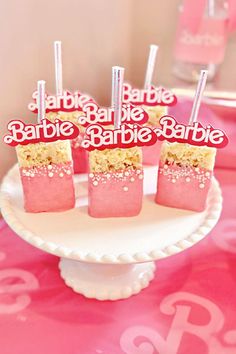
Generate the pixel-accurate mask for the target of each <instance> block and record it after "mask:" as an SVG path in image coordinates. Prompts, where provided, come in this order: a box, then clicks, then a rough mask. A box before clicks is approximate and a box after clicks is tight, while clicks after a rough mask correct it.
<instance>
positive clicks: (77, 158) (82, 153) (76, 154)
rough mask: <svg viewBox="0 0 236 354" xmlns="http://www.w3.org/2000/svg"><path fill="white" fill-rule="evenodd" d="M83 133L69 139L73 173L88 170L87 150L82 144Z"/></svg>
mask: <svg viewBox="0 0 236 354" xmlns="http://www.w3.org/2000/svg"><path fill="white" fill-rule="evenodd" d="M82 140H83V134H81V135H80V136H79V137H78V138H76V139H74V140H72V141H71V152H72V159H73V166H74V173H87V172H88V152H87V150H85V149H84V148H83V147H82V146H81V143H82Z"/></svg>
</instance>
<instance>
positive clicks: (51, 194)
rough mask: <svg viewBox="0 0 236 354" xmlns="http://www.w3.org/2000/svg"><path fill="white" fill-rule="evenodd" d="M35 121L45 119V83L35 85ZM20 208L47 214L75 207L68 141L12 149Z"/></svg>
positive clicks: (40, 82)
mask: <svg viewBox="0 0 236 354" xmlns="http://www.w3.org/2000/svg"><path fill="white" fill-rule="evenodd" d="M38 107H39V109H38V118H39V121H40V120H41V119H43V118H44V117H45V82H44V81H39V82H38ZM16 153H17V158H18V164H19V169H20V176H21V182H22V186H23V193H24V206H25V210H26V211H27V212H31V213H39V212H51V211H64V210H67V209H71V208H73V207H74V205H75V192H74V184H73V165H72V157H71V148H70V142H69V141H55V142H51V143H43V142H41V143H36V144H29V145H18V146H17V147H16Z"/></svg>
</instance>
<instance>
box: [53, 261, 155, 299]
mask: <svg viewBox="0 0 236 354" xmlns="http://www.w3.org/2000/svg"><path fill="white" fill-rule="evenodd" d="M59 268H60V271H61V277H62V278H63V279H64V281H65V283H66V284H67V285H68V286H69V287H71V288H72V289H73V290H74V291H75V292H77V293H80V294H83V295H84V296H86V297H87V298H94V299H97V300H119V299H126V298H128V297H130V296H131V295H134V294H138V293H139V292H140V291H141V290H142V289H143V288H146V287H147V286H148V284H149V283H150V281H151V280H152V279H153V277H154V271H155V264H154V262H146V263H138V264H124V265H120V264H117V265H116V264H93V263H83V262H78V261H75V260H71V259H66V258H61V260H60V263H59Z"/></svg>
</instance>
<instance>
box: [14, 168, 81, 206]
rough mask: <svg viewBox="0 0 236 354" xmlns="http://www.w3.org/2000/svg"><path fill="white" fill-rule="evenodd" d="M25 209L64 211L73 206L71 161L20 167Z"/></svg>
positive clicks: (73, 193)
mask: <svg viewBox="0 0 236 354" xmlns="http://www.w3.org/2000/svg"><path fill="white" fill-rule="evenodd" d="M20 175H21V182H22V186H23V192H24V206H25V210H26V211H27V212H30V213H40V212H52V211H54V212H56V211H65V210H68V209H71V208H73V207H74V206H75V192H74V184H73V168H72V163H66V164H52V165H48V166H39V167H32V168H20Z"/></svg>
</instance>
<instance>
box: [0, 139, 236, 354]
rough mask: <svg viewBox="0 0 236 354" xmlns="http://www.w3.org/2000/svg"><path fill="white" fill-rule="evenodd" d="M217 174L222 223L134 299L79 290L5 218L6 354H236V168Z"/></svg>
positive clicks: (1, 344) (160, 270) (1, 331)
mask: <svg viewBox="0 0 236 354" xmlns="http://www.w3.org/2000/svg"><path fill="white" fill-rule="evenodd" d="M235 141H236V140H235ZM234 144H235V143H234ZM231 146H232V142H231ZM232 152H233V149H231V151H230V153H232ZM226 155H227V150H226ZM227 156H229V155H227ZM229 167H230V166H229ZM216 177H217V178H218V179H219V181H220V183H221V187H222V191H223V197H224V205H223V212H222V216H221V218H220V221H219V223H218V224H217V226H216V227H215V228H214V230H213V231H212V232H211V234H209V236H208V237H206V238H205V239H204V240H203V241H201V242H200V243H199V244H197V245H195V246H194V247H192V248H190V249H188V250H187V251H184V252H182V253H180V254H178V255H176V256H172V257H169V258H167V259H164V260H161V261H159V262H158V263H157V272H156V275H155V279H154V280H153V282H152V283H151V285H150V286H149V287H148V288H147V289H145V290H143V291H142V292H141V293H140V294H138V295H137V296H134V297H131V298H129V299H127V300H121V301H116V302H109V301H106V302H99V301H96V300H88V299H86V298H84V297H83V296H81V295H78V294H75V293H74V292H73V291H72V290H71V289H70V288H68V287H66V286H65V284H64V282H63V280H62V279H61V278H60V276H59V271H58V261H59V259H58V258H57V257H54V256H51V255H49V254H46V253H44V252H42V251H40V250H38V249H36V248H34V247H32V246H30V245H29V244H27V243H26V242H24V241H23V240H21V239H20V238H19V237H18V236H17V235H16V234H14V232H13V231H11V229H10V228H9V227H8V226H7V225H6V223H5V222H4V221H3V220H2V221H0V353H1V354H121V353H127V354H207V353H209V354H235V353H236V170H234V169H230V168H227V169H220V168H217V170H216Z"/></svg>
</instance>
